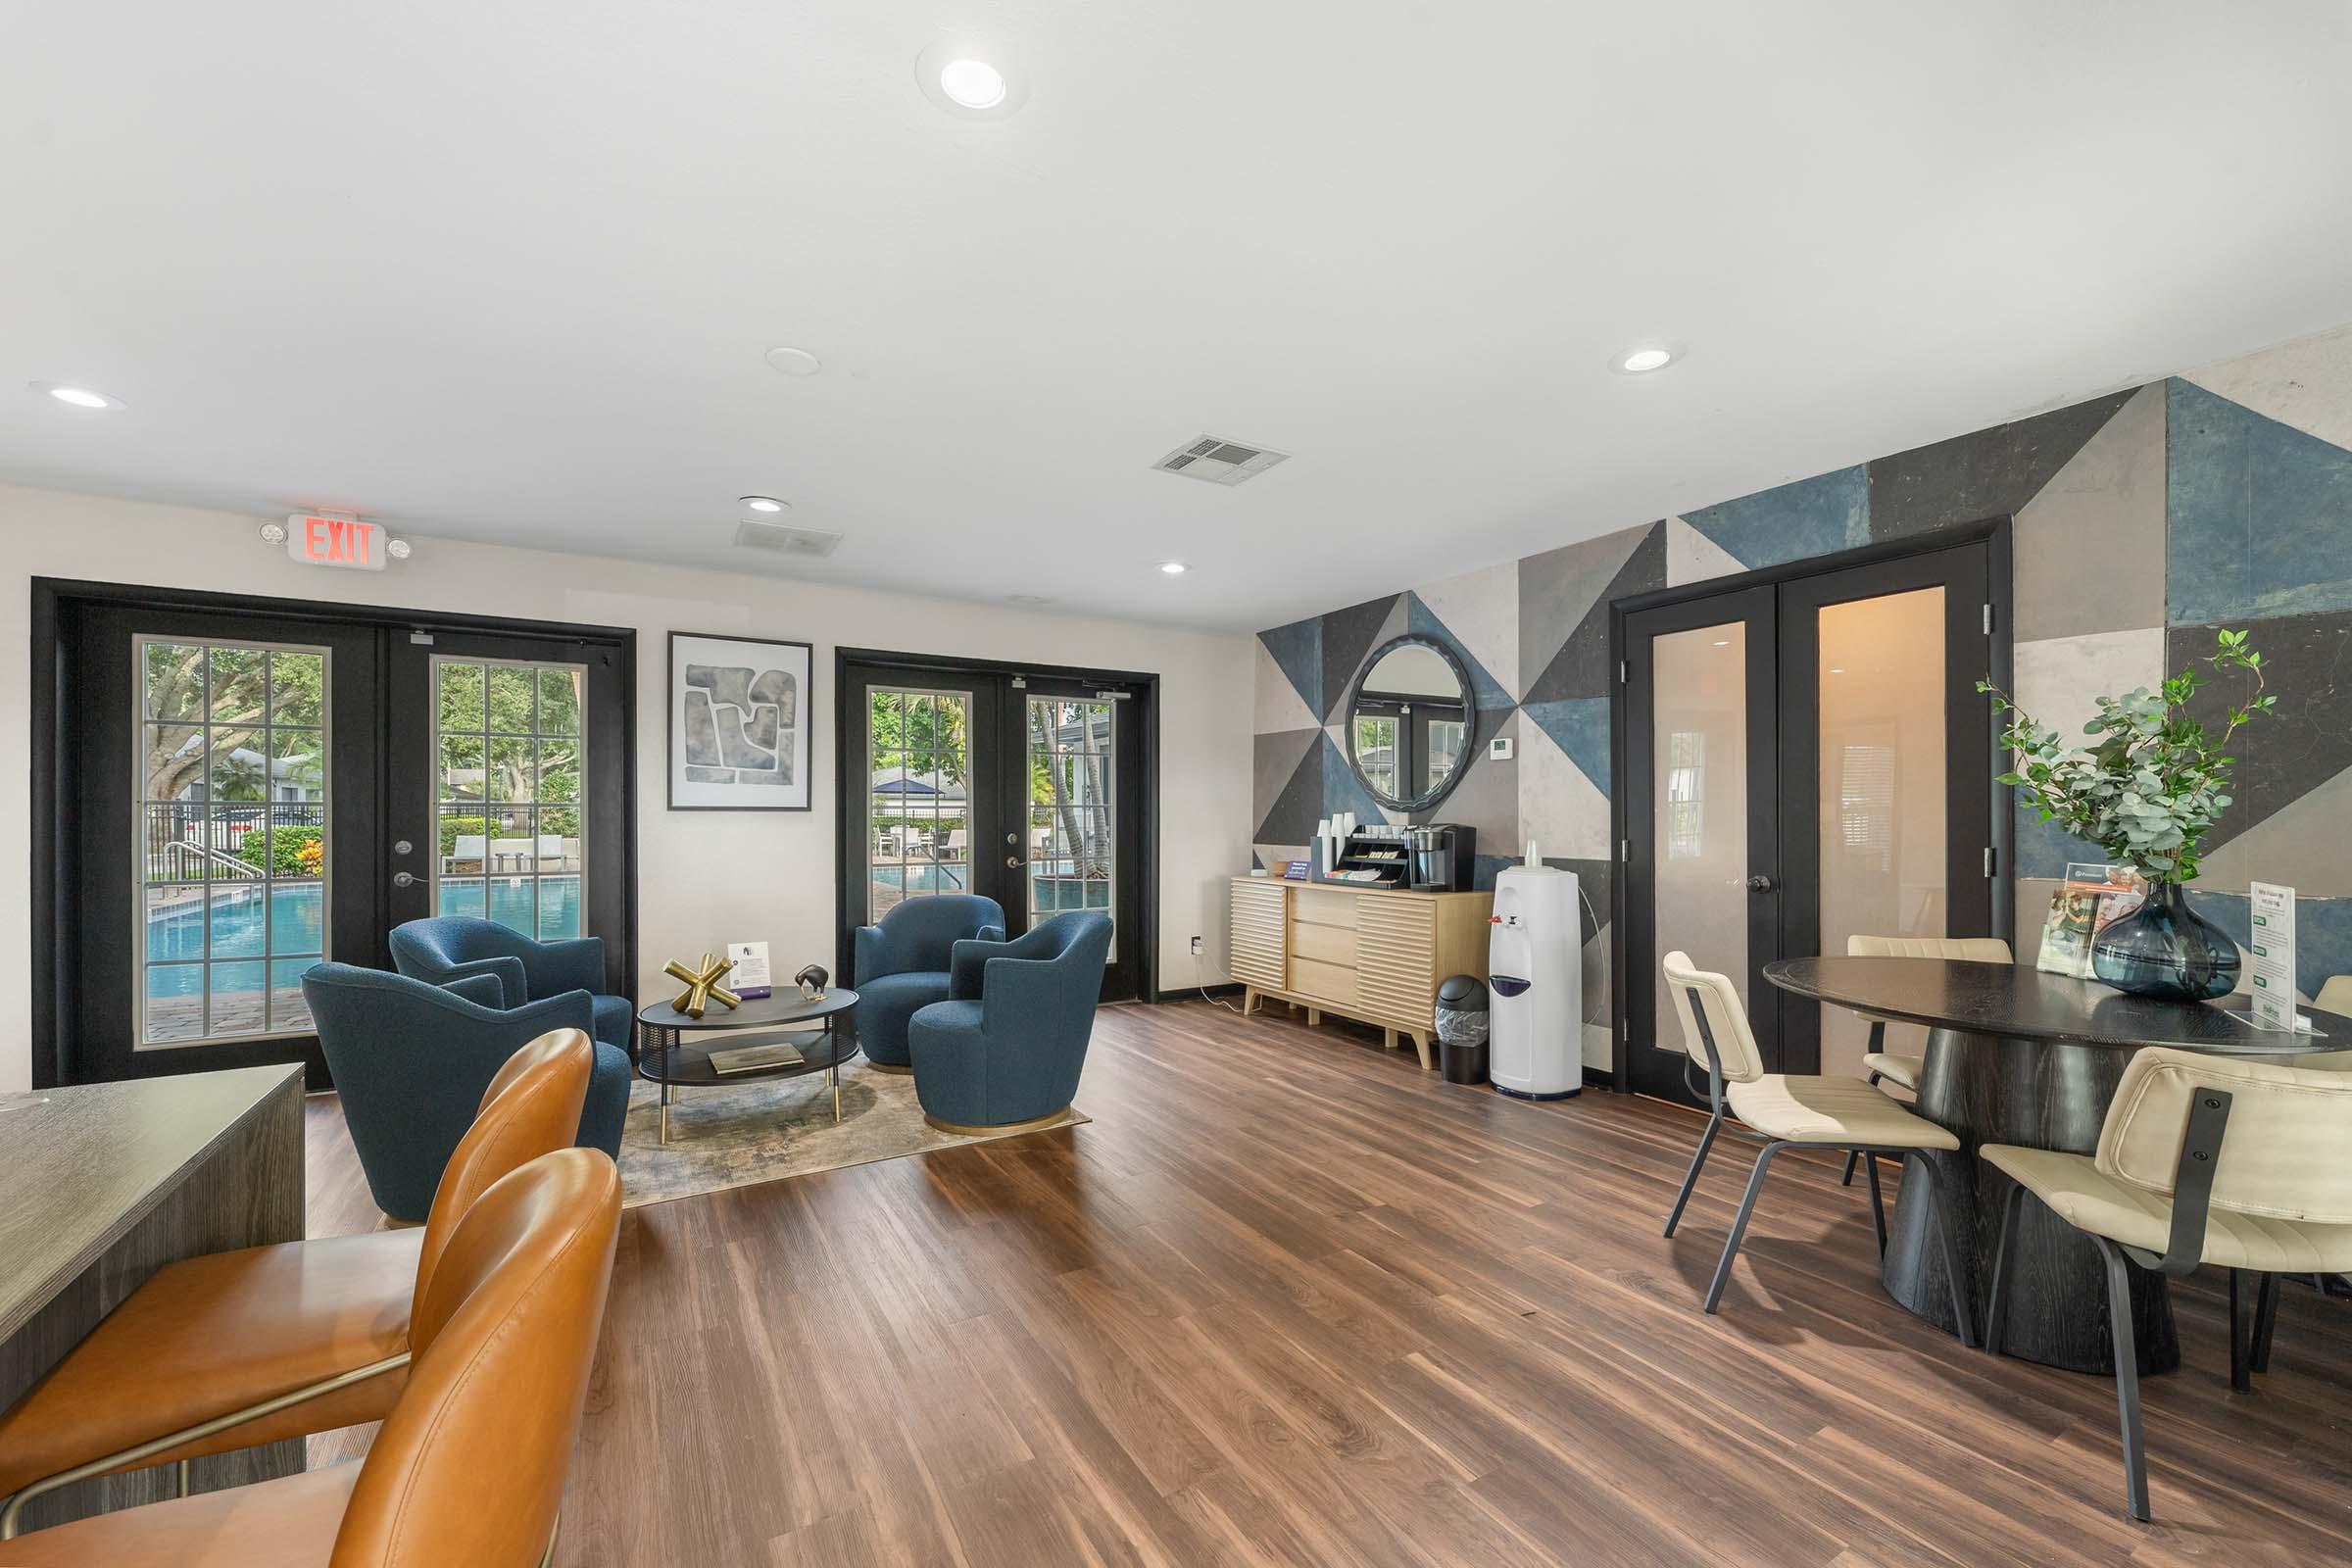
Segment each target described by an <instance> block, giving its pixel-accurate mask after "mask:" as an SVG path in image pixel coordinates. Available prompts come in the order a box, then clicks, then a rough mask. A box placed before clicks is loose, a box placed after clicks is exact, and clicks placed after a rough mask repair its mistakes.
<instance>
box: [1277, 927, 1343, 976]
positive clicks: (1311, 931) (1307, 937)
mask: <svg viewBox="0 0 2352 1568" xmlns="http://www.w3.org/2000/svg"><path fill="white" fill-rule="evenodd" d="M1355 941H1356V937H1355V933H1354V932H1352V931H1349V930H1347V929H1345V928H1344V927H1341V926H1336V925H1309V924H1306V923H1305V922H1303V921H1301V922H1300V923H1299V924H1297V925H1294V926H1292V927H1291V958H1292V960H1293V961H1294V962H1296V961H1297V960H1298V959H1300V958H1312V959H1314V960H1315V961H1316V962H1318V963H1332V964H1338V965H1339V966H1341V967H1342V968H1353V967H1354V966H1355Z"/></svg>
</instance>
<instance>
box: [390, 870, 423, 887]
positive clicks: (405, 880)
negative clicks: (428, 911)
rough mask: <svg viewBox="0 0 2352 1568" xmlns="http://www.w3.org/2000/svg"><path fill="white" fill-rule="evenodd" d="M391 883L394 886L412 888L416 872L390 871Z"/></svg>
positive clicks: (414, 883) (415, 879) (415, 882)
mask: <svg viewBox="0 0 2352 1568" xmlns="http://www.w3.org/2000/svg"><path fill="white" fill-rule="evenodd" d="M392 885H393V886H394V887H396V888H413V887H415V886H416V885H417V874H416V873H415V872H414V871H395V872H393V873H392Z"/></svg>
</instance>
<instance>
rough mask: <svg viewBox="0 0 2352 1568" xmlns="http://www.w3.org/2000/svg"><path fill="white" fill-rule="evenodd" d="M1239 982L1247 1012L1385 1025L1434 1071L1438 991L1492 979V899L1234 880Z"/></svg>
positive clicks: (1235, 969) (1490, 896) (1489, 896)
mask: <svg viewBox="0 0 2352 1568" xmlns="http://www.w3.org/2000/svg"><path fill="white" fill-rule="evenodd" d="M1231 906H1232V908H1231V912H1232V917H1233V924H1232V929H1233V977H1234V978H1235V979H1236V980H1239V981H1240V982H1242V988H1243V993H1242V1011H1243V1012H1244V1013H1249V1012H1251V1011H1253V1010H1255V1008H1256V1006H1257V1004H1258V1000H1259V999H1260V998H1261V997H1275V998H1279V999H1280V1000H1282V1001H1284V1002H1290V1003H1296V1004H1297V1005H1299V1006H1302V1007H1304V1008H1306V1016H1307V1021H1308V1022H1309V1023H1317V1022H1320V1021H1321V1015H1322V1014H1323V1013H1326V1012H1336V1013H1338V1014H1339V1015H1340V1016H1341V1017H1343V1018H1355V1019H1359V1020H1361V1021H1362V1022H1364V1023H1371V1024H1378V1025H1379V1026H1380V1028H1381V1031H1382V1033H1383V1034H1384V1035H1385V1036H1386V1038H1387V1040H1388V1043H1389V1044H1390V1045H1392V1046H1393V1045H1395V1044H1396V1043H1397V1036H1398V1035H1400V1034H1401V1035H1404V1036H1406V1037H1407V1038H1409V1039H1410V1040H1411V1041H1412V1043H1413V1049H1414V1050H1415V1051H1416V1052H1418V1053H1419V1054H1420V1056H1421V1065H1422V1066H1424V1067H1427V1066H1429V1065H1430V1064H1431V1063H1430V1053H1429V1045H1430V1041H1431V1039H1432V1038H1434V1036H1435V1035H1436V1032H1437V1031H1436V1027H1435V1015H1436V1009H1437V998H1438V985H1439V983H1440V982H1441V981H1443V980H1445V979H1446V976H1448V975H1456V974H1468V975H1476V976H1477V977H1478V978H1479V979H1481V980H1484V979H1485V978H1486V977H1487V916H1488V915H1490V914H1492V913H1493V912H1494V910H1495V895H1494V894H1492V893H1410V892H1406V891H1404V890H1403V889H1400V888H1359V887H1348V886H1347V885H1345V884H1341V883H1331V882H1289V881H1283V880H1280V879H1278V878H1274V877H1249V876H1237V877H1235V878H1234V879H1233V886H1232V895H1231Z"/></svg>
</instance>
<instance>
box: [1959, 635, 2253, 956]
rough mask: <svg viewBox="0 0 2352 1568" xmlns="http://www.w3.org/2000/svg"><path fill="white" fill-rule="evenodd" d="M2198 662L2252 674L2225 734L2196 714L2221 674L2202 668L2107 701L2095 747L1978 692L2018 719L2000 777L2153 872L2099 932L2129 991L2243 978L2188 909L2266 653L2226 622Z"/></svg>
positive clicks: (2005, 700)
mask: <svg viewBox="0 0 2352 1568" xmlns="http://www.w3.org/2000/svg"><path fill="white" fill-rule="evenodd" d="M2199 662H2201V663H2204V664H2207V665H2210V666H2211V667H2212V669H2213V670H2214V672H2215V674H2217V675H2222V674H2234V675H2235V676H2237V677H2238V678H2242V679H2243V680H2244V682H2245V686H2246V689H2245V692H2244V695H2243V700H2242V701H2241V702H2237V703H2232V704H2230V705H2229V720H2228V722H2227V723H2226V724H2225V725H2224V726H2223V727H2222V729H2221V731H2220V733H2219V734H2216V733H2215V732H2214V731H2212V730H2211V729H2209V728H2208V727H2207V726H2206V725H2205V724H2204V723H2203V722H2202V721H2201V720H2199V719H2197V718H2196V717H2194V716H2193V715H2191V714H2190V712H2189V711H2188V707H2189V701H2190V699H2191V698H2193V697H2194V696H2195V695H2196V694H2197V692H2198V690H2199V689H2201V688H2202V687H2204V686H2206V685H2207V684H2209V683H2210V677H2208V676H2206V675H2203V674H2201V673H2199V672H2198V670H2197V668H2196V665H2195V664H2191V665H2190V666H2189V667H2188V668H2186V669H2184V670H2182V671H2181V672H2180V674H2178V675H2174V676H2172V677H2170V678H2169V679H2167V680H2166V681H2165V682H2164V683H2163V684H2162V686H2161V687H2159V688H2158V689H2157V690H2155V691H2149V690H2148V689H2147V688H2146V687H2144V686H2143V687H2140V688H2138V689H2137V690H2134V691H2131V692H2127V693H2125V694H2124V695H2123V696H2121V697H2102V698H2100V699H2099V711H2098V714H2097V716H2096V717H2094V718H2092V719H2091V721H2090V722H2089V723H2088V724H2086V725H2084V726H2083V731H2082V733H2083V736H2084V738H2085V741H2086V744H2084V745H2081V746H2076V745H2070V744H2069V743H2068V742H2067V741H2066V739H2065V738H2064V737H2062V736H2061V735H2060V734H2059V733H2058V732H2057V731H2056V730H2055V729H2052V728H2051V727H2050V726H2049V725H2047V724H2043V723H2040V722H2038V721H2037V720H2035V719H2034V716H2033V715H2032V714H2030V713H2027V712H2026V711H2024V710H2022V709H2020V708H2019V707H2018V706H2017V705H2016V703H2015V702H2014V701H2012V700H2011V698H2010V696H2009V694H2008V693H2006V692H2004V691H2001V690H2000V689H1999V688H1997V687H1995V686H1994V685H1993V684H1992V683H1991V682H1989V681H1979V682H1978V683H1977V690H1978V691H1980V692H1984V693H1986V694H1987V695H1989V696H1990V697H1991V699H1992V707H1993V711H1994V712H1996V713H2002V714H2006V715H2008V717H2007V723H2006V725H2005V727H2004V728H2003V730H2002V732H2001V741H2002V743H2003V744H2004V745H2006V746H2008V747H2009V748H2010V749H2011V751H2013V752H2014V753H2015V754H2016V759H2017V762H2016V766H2015V768H2014V769H2013V770H2012V771H2010V772H2006V773H2003V774H2002V775H2001V782H2002V783H2004V784H2007V785H2010V786H2012V787H2014V788H2015V789H2016V790H2017V791H2018V792H2019V793H2020V794H2022V795H2023V796H2024V797H2025V799H2026V801H2027V803H2028V804H2029V805H2031V806H2033V807H2034V809H2035V810H2037V811H2038V812H2039V813H2040V814H2041V819H2042V820H2043V821H2044V822H2055V823H2057V824H2058V825H2059V826H2060V827H2063V828H2065V829H2066V830H2067V831H2068V832H2070V833H2072V834H2074V835H2075V836H2076V837H2078V838H2082V839H2087V840H2088V841H2089V842H2091V843H2093V844H2096V845H2097V846H2099V848H2100V849H2102V850H2104V851H2106V852H2107V854H2108V855H2109V856H2110V857H2112V858H2114V859H2116V860H2118V861H2120V862H2122V863H2124V864H2127V865H2129V866H2131V869H2132V870H2134V871H2136V872H2137V873H2138V874H2139V875H2140V876H2141V877H2143V878H2144V879H2146V881H2147V884H2148V896H2147V899H2146V902H2144V903H2143V904H2141V905H2140V907H2138V908H2136V909H2134V910H2132V911H2131V913H2130V914H2127V915H2125V916H2123V917H2122V918H2121V919H2118V920H2116V921H2114V922H2113V923H2112V924H2110V925H2109V926H2107V927H2106V929H2104V930H2103V931H2100V932H2099V933H2097V935H2096V936H2094V937H2093V938H2092V941H2091V950H2090V961H2091V972H2092V973H2093V974H2095V975H2097V976H2098V977H2099V978H2100V979H2101V980H2103V981H2105V982H2106V983H2107V984H2109V985H2111V986H2113V987H2115V988H2116V989H2117V990H2118V991H2126V992H2130V993H2131V994H2132V995H2134V996H2144V997H2168V998H2172V999H2175V1000H2178V1001H2182V1002H2195V1001H2202V1000H2204V999H2206V998H2209V997H2219V996H2223V995H2226V994H2227V993H2229V991H2231V990H2233V989H2235V987H2236V985H2237V969H2238V957H2237V944H2236V943H2234V942H2232V941H2230V940H2229V937H2228V935H2226V934H2225V933H2224V932H2223V931H2222V930H2221V929H2220V928H2219V927H2217V926H2216V925H2214V924H2213V922H2211V921H2210V920H2207V919H2205V918H2204V917H2203V916H2202V915H2199V914H2198V913H2197V912H2196V911H2195V910H2193V909H2191V908H2190V907H2188V896H2187V893H2186V891H2185V889H2186V886H2187V884H2188V883H2190V882H2193V881H2195V880H2196V876H2197V869H2198V860H2199V856H2200V853H2201V851H2202V849H2203V846H2204V842H2205V837H2206V835H2207V834H2209V833H2210V832H2212V831H2213V825H2214V823H2215V822H2217V821H2219V820H2220V819H2221V815H2222V813H2223V812H2224V811H2226V810H2228V809H2229V769H2230V765H2231V763H2233V762H2234V761H2235V760H2236V759H2234V758H2232V757H2231V756H2230V755H2229V741H2230V738H2231V737H2232V736H2234V735H2235V734H2236V733H2237V732H2238V730H2239V729H2241V728H2243V727H2244V726H2245V725H2247V724H2248V723H2251V722H2252V721H2253V720H2254V719H2255V718H2257V717H2259V716H2262V715H2264V714H2267V713H2269V712H2270V711H2272V710H2273V709H2274V708H2275V707H2276V706H2277V704H2278V698H2276V697H2274V696H2270V695H2268V694H2266V693H2265V692H2264V690H2263V687H2264V685H2265V684H2266V681H2265V678H2264V675H2263V668H2262V655H2260V654H2259V653H2256V652H2255V651H2254V650H2253V649H2252V648H2250V647H2248V646H2247V644H2246V634H2245V633H2244V632H2242V631H2229V630H2224V631H2222V632H2221V633H2220V636H2219V638H2218V640H2217V642H2216V644H2215V647H2214V652H2213V654H2212V655H2211V656H2210V657H2209V658H2206V659H2204V660H2201V661H2199Z"/></svg>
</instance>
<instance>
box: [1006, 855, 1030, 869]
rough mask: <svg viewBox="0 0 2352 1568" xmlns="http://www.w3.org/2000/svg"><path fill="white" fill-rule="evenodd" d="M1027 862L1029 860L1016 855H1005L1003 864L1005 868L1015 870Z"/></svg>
mask: <svg viewBox="0 0 2352 1568" xmlns="http://www.w3.org/2000/svg"><path fill="white" fill-rule="evenodd" d="M1028 863H1029V862H1028V861H1027V860H1024V859H1022V858H1020V857H1019V856H1017V855H1007V856H1006V857H1005V869H1006V870H1010V871H1017V870H1019V869H1020V868H1021V867H1022V866H1024V865H1027V864H1028Z"/></svg>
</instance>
